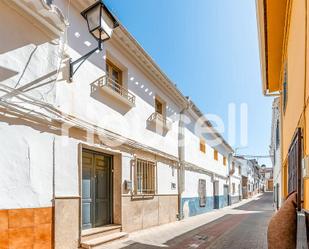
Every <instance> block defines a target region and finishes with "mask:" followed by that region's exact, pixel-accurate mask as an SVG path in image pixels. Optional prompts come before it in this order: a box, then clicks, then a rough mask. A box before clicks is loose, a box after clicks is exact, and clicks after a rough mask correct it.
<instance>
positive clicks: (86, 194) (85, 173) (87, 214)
mask: <svg viewBox="0 0 309 249" xmlns="http://www.w3.org/2000/svg"><path fill="white" fill-rule="evenodd" d="M82 160H83V161H82V167H83V169H82V229H89V228H94V227H100V226H104V225H107V224H111V222H112V218H111V217H112V215H111V213H112V208H111V207H112V205H111V204H112V200H111V190H112V187H111V186H112V180H111V169H112V156H109V155H105V154H99V153H96V152H91V151H88V150H83V157H82Z"/></svg>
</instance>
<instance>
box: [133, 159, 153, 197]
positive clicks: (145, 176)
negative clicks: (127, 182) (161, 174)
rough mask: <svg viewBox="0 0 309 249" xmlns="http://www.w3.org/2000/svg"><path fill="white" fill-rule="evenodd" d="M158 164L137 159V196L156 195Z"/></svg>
mask: <svg viewBox="0 0 309 249" xmlns="http://www.w3.org/2000/svg"><path fill="white" fill-rule="evenodd" d="M155 186H156V164H155V163H154V162H151V161H147V160H143V159H136V164H135V194H149V195H153V194H155V190H156V188H155Z"/></svg>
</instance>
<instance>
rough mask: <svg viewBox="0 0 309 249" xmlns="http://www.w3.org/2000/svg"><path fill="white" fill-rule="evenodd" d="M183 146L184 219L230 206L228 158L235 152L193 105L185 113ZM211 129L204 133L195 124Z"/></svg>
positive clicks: (182, 195)
mask: <svg viewBox="0 0 309 249" xmlns="http://www.w3.org/2000/svg"><path fill="white" fill-rule="evenodd" d="M184 115H185V120H184V123H185V124H184V147H183V150H184V151H183V154H184V157H183V158H182V159H183V161H182V163H183V164H184V168H185V177H184V178H185V180H184V182H185V183H184V186H183V187H184V191H183V193H181V200H182V203H181V204H182V207H183V210H182V211H183V216H184V217H187V216H194V215H197V214H201V213H204V212H207V211H210V210H213V209H218V208H222V207H224V206H227V205H228V197H229V192H228V189H229V187H228V186H229V180H228V179H229V178H228V168H229V158H230V156H231V154H232V152H233V149H232V148H231V147H230V146H229V145H228V144H227V143H226V142H225V141H224V140H223V138H222V137H221V136H220V135H219V134H217V133H216V132H215V130H214V129H213V128H212V126H211V124H210V123H209V122H208V121H207V120H205V118H203V115H202V114H201V112H200V111H199V109H198V108H197V107H196V106H195V105H194V104H193V103H192V102H190V105H189V107H188V108H187V109H186V110H185V112H184ZM197 123H202V124H203V125H202V126H201V127H208V131H207V129H206V132H205V133H204V132H202V131H201V130H200V129H196V124H197Z"/></svg>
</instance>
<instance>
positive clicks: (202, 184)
mask: <svg viewBox="0 0 309 249" xmlns="http://www.w3.org/2000/svg"><path fill="white" fill-rule="evenodd" d="M198 195H199V200H200V207H205V206H206V180H205V179H199V180H198Z"/></svg>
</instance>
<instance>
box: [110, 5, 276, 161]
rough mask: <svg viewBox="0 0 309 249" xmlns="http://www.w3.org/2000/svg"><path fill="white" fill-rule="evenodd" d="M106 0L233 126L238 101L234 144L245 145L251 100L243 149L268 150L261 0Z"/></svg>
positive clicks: (173, 73) (201, 103)
mask: <svg viewBox="0 0 309 249" xmlns="http://www.w3.org/2000/svg"><path fill="white" fill-rule="evenodd" d="M104 2H105V3H106V5H107V6H108V7H109V8H110V9H111V10H112V12H113V13H114V14H116V15H117V17H118V18H119V20H120V21H121V23H122V24H123V25H124V26H125V27H126V28H127V29H128V30H129V32H130V33H131V34H132V35H133V36H134V37H135V38H136V39H137V41H138V42H139V43H140V44H141V45H142V47H143V48H144V49H145V50H146V51H147V52H148V53H149V54H150V56H151V57H152V58H153V59H154V60H155V61H156V63H157V64H158V65H159V66H160V68H161V69H162V70H163V71H164V72H165V73H166V74H167V75H168V76H169V78H170V79H171V80H172V81H173V82H174V83H176V84H177V87H178V88H179V89H180V90H181V91H182V92H183V94H184V95H185V96H190V98H191V99H192V100H193V101H194V102H195V103H196V104H197V105H198V107H199V108H200V109H201V110H202V111H203V112H204V113H211V114H216V115H219V116H220V117H221V118H222V119H223V120H224V123H225V125H226V126H227V121H228V119H227V117H228V104H229V103H235V104H236V114H237V115H236V120H237V123H236V127H237V133H236V144H235V145H234V147H238V146H240V144H239V143H240V141H239V140H240V132H239V129H240V125H239V123H240V122H239V118H240V117H239V114H240V111H239V110H240V104H241V103H247V105H248V116H249V119H248V120H249V121H248V127H249V128H248V129H249V130H248V147H247V148H245V149H240V150H238V153H239V154H249V155H252V154H253V155H268V146H269V142H270V126H271V103H272V99H271V98H269V97H264V96H263V95H262V83H261V77H260V64H259V50H258V37H257V23H256V14H255V0H233V1H231V0H105V1H104ZM222 135H223V136H224V137H225V138H226V139H228V134H227V132H224V133H223V134H222ZM259 162H260V163H263V162H266V163H269V160H259Z"/></svg>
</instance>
